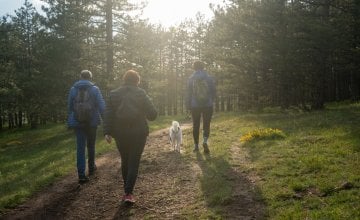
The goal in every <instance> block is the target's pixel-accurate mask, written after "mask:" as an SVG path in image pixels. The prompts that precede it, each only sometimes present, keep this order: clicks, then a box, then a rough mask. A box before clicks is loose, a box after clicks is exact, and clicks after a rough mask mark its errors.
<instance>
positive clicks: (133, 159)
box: [115, 134, 146, 194]
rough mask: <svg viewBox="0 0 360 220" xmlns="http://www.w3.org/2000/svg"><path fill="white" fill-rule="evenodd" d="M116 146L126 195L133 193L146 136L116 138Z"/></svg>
mask: <svg viewBox="0 0 360 220" xmlns="http://www.w3.org/2000/svg"><path fill="white" fill-rule="evenodd" d="M115 141H116V146H117V148H118V150H119V152H120V157H121V174H122V178H123V180H124V191H125V194H129V193H132V192H133V189H134V186H135V182H136V179H137V175H138V172H139V165H140V159H141V155H142V153H143V151H144V147H145V143H146V136H145V135H143V134H142V135H135V134H133V135H126V136H125V135H122V136H121V137H117V138H115Z"/></svg>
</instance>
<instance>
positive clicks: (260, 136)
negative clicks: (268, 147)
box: [240, 128, 285, 142]
mask: <svg viewBox="0 0 360 220" xmlns="http://www.w3.org/2000/svg"><path fill="white" fill-rule="evenodd" d="M278 138H285V134H284V132H283V131H281V130H280V129H276V128H263V129H256V130H253V131H250V132H248V133H246V134H244V135H243V136H241V137H240V142H248V141H254V140H264V139H267V140H268V139H278Z"/></svg>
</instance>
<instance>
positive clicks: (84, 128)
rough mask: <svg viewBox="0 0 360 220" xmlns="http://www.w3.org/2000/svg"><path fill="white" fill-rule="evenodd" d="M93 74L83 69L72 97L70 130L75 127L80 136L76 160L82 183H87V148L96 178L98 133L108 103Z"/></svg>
mask: <svg viewBox="0 0 360 220" xmlns="http://www.w3.org/2000/svg"><path fill="white" fill-rule="evenodd" d="M91 79H92V73H91V72H90V71H89V70H82V71H81V73H80V80H79V81H77V82H75V84H74V85H73V86H72V87H71V89H70V92H69V97H68V127H69V128H74V130H75V135H76V160H77V171H78V177H79V183H80V184H82V183H86V182H88V181H89V177H88V176H87V175H86V173H85V170H86V157H85V148H87V153H88V174H89V176H90V175H93V174H94V172H95V170H96V164H95V141H96V130H97V126H98V125H99V124H100V121H101V119H100V117H101V118H103V114H104V111H105V101H104V98H103V96H102V94H101V92H100V89H99V88H98V87H97V86H95V84H94V83H93V82H91Z"/></svg>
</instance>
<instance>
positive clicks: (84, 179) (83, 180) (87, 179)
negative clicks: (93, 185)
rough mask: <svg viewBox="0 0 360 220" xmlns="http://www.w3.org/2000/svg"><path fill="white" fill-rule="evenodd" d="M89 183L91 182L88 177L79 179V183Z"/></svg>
mask: <svg viewBox="0 0 360 220" xmlns="http://www.w3.org/2000/svg"><path fill="white" fill-rule="evenodd" d="M87 182H89V177H87V176H81V177H79V183H80V184H84V183H87Z"/></svg>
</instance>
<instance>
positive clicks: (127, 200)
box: [123, 193, 135, 204]
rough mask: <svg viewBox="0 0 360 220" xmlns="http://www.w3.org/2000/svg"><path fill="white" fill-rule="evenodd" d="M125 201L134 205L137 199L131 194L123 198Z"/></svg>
mask: <svg viewBox="0 0 360 220" xmlns="http://www.w3.org/2000/svg"><path fill="white" fill-rule="evenodd" d="M123 201H124V202H125V203H127V204H134V203H135V198H134V196H133V195H132V194H131V193H129V194H126V195H125V196H124V197H123Z"/></svg>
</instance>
